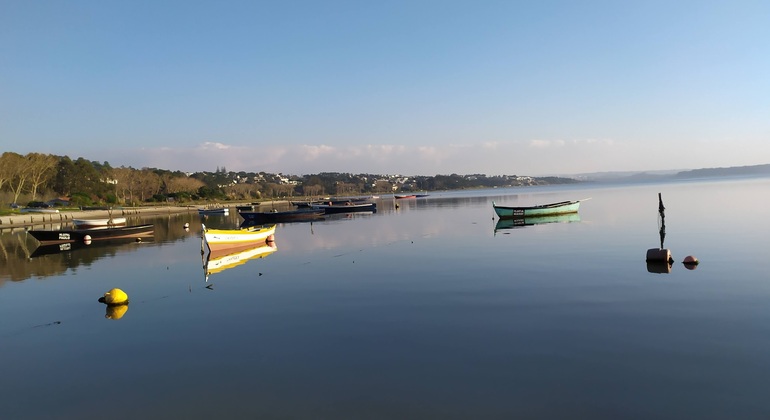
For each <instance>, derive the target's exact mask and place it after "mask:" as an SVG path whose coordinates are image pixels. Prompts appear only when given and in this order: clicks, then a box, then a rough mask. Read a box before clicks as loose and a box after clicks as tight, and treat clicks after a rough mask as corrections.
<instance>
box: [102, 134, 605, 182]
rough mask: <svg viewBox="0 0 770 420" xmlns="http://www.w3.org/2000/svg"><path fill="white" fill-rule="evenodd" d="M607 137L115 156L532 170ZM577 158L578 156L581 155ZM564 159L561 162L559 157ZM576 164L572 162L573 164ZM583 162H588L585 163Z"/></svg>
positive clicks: (417, 170)
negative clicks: (442, 144) (441, 144)
mask: <svg viewBox="0 0 770 420" xmlns="http://www.w3.org/2000/svg"><path fill="white" fill-rule="evenodd" d="M613 144H614V142H613V141H612V140H606V139H578V140H569V141H567V140H562V139H552V140H547V139H533V140H529V141H528V142H523V141H514V140H502V141H484V142H479V143H469V144H454V145H444V146H437V145H399V144H365V145H352V146H331V145H327V144H322V145H308V144H304V145H275V146H268V147H264V146H252V145H234V144H227V143H224V142H217V141H207V142H203V143H200V144H198V145H196V146H193V147H190V148H169V147H164V146H160V147H157V148H154V149H146V148H145V149H141V150H123V151H120V152H114V156H110V157H109V161H110V162H111V163H112V164H113V166H121V165H126V166H134V167H156V168H164V169H171V170H183V171H191V172H194V171H213V170H215V169H216V168H217V167H226V168H227V169H228V170H233V171H254V172H259V171H266V172H276V173H278V172H281V173H288V174H298V175H300V174H309V173H318V172H352V173H363V172H365V173H383V174H387V173H400V174H407V175H417V174H420V175H433V174H449V173H486V174H490V175H495V174H530V175H540V174H547V173H553V171H554V169H553V168H559V169H558V170H559V171H561V172H564V171H575V172H578V171H585V170H587V168H585V166H586V165H589V164H592V165H593V164H596V162H594V160H595V159H594V156H598V155H599V153H598V152H600V151H601V149H603V148H606V147H608V146H612V145H613ZM576 158H577V159H576ZM557 162H558V163H557ZM570 165H572V166H570ZM579 165H582V166H579Z"/></svg>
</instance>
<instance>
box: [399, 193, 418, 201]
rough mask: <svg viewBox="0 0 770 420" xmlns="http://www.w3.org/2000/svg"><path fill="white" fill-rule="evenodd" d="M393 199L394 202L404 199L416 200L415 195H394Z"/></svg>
mask: <svg viewBox="0 0 770 420" xmlns="http://www.w3.org/2000/svg"><path fill="white" fill-rule="evenodd" d="M393 197H395V199H396V200H403V199H405V198H417V195H416V194H396V195H394V196H393Z"/></svg>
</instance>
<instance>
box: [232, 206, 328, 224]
mask: <svg viewBox="0 0 770 420" xmlns="http://www.w3.org/2000/svg"><path fill="white" fill-rule="evenodd" d="M239 214H240V215H241V217H243V220H245V221H247V222H249V223H254V224H265V223H279V222H297V221H306V220H312V219H320V218H323V215H324V214H325V211H324V210H323V209H314V208H299V209H296V210H288V211H265V212H261V211H242V212H239Z"/></svg>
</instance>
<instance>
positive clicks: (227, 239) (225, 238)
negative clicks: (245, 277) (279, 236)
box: [201, 224, 275, 252]
mask: <svg viewBox="0 0 770 420" xmlns="http://www.w3.org/2000/svg"><path fill="white" fill-rule="evenodd" d="M201 225H202V226H203V241H204V242H205V243H206V245H207V246H208V248H209V251H211V252H214V251H222V250H227V249H233V248H242V247H243V246H245V245H254V246H256V245H261V244H263V243H265V242H273V241H274V240H275V238H274V235H275V225H267V226H252V227H247V228H242V229H209V228H207V227H206V225H204V224H201Z"/></svg>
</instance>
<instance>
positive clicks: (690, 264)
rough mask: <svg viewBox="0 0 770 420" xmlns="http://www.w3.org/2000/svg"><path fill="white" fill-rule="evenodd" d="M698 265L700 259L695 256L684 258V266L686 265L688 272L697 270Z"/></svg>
mask: <svg viewBox="0 0 770 420" xmlns="http://www.w3.org/2000/svg"><path fill="white" fill-rule="evenodd" d="M698 263H699V261H698V259H697V258H696V257H695V256H693V255H688V256H686V257H684V260H683V261H682V264H684V266H685V267H686V268H687V269H688V270H695V267H697V266H698Z"/></svg>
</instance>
